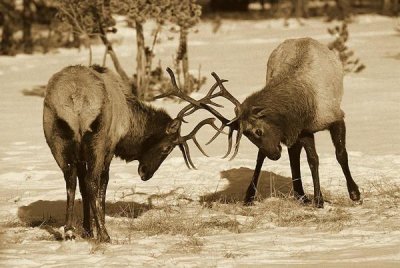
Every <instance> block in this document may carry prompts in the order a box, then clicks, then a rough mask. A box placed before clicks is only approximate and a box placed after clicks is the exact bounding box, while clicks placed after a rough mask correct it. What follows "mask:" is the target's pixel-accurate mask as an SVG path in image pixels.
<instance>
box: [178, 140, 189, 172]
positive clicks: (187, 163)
mask: <svg viewBox="0 0 400 268" xmlns="http://www.w3.org/2000/svg"><path fill="white" fill-rule="evenodd" d="M187 148H188V147H187ZM179 149H180V150H181V152H182V155H183V159H184V160H185V164H186V166H187V168H188V169H192V167H191V166H190V164H189V161H188V156H187V154H186V151H185V147H184V145H183V143H180V144H179Z"/></svg>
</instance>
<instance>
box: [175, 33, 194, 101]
mask: <svg viewBox="0 0 400 268" xmlns="http://www.w3.org/2000/svg"><path fill="white" fill-rule="evenodd" d="M187 36H188V29H186V28H184V27H181V28H180V36H179V49H178V56H177V61H178V64H179V61H180V62H181V63H182V74H183V91H184V92H186V93H190V92H191V91H192V81H191V80H190V75H189V57H188V49H187Z"/></svg>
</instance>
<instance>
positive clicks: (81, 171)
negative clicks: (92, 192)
mask: <svg viewBox="0 0 400 268" xmlns="http://www.w3.org/2000/svg"><path fill="white" fill-rule="evenodd" d="M86 174H87V170H86V163H85V162H79V163H78V179H79V190H80V191H81V196H82V210H83V234H82V237H84V238H86V237H89V238H91V237H93V230H92V222H91V218H90V197H89V193H88V190H87V189H86V183H85V178H86Z"/></svg>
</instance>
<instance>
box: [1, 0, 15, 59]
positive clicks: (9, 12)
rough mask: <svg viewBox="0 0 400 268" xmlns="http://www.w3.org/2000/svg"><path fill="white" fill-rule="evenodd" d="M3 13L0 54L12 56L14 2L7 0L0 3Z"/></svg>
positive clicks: (13, 51) (13, 43)
mask: <svg viewBox="0 0 400 268" xmlns="http://www.w3.org/2000/svg"><path fill="white" fill-rule="evenodd" d="M0 8H1V11H2V13H3V34H2V37H1V43H0V55H9V56H13V55H15V54H16V48H15V40H14V32H15V19H14V17H13V15H14V14H15V3H14V1H7V2H4V3H2V4H0Z"/></svg>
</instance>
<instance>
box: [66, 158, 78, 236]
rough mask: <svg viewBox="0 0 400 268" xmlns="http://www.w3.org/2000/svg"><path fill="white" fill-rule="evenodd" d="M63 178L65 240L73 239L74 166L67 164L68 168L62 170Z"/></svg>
mask: <svg viewBox="0 0 400 268" xmlns="http://www.w3.org/2000/svg"><path fill="white" fill-rule="evenodd" d="M64 179H65V184H66V188H67V209H66V216H65V222H66V224H65V227H64V233H65V240H72V239H75V234H74V226H73V218H74V201H75V190H76V166H75V165H68V168H67V169H66V170H65V171H64Z"/></svg>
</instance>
